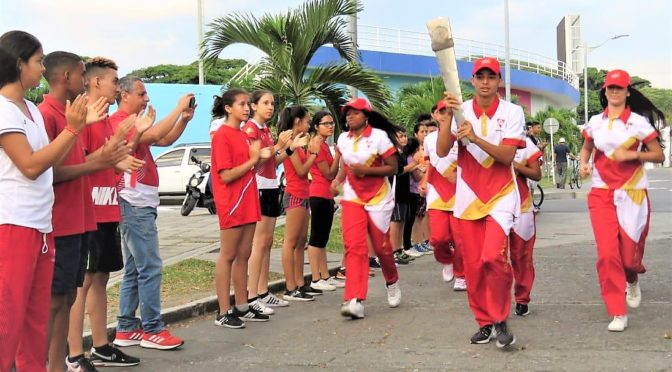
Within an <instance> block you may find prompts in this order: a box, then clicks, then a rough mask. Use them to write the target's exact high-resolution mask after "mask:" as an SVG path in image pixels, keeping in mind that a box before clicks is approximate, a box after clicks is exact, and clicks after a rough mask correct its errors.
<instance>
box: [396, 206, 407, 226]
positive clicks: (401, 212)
mask: <svg viewBox="0 0 672 372" xmlns="http://www.w3.org/2000/svg"><path fill="white" fill-rule="evenodd" d="M407 215H408V203H394V209H393V210H392V222H402V221H406V216H407Z"/></svg>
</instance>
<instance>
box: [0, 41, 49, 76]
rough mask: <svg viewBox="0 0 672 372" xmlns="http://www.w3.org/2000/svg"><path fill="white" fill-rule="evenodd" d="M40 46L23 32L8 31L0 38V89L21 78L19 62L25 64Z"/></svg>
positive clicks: (38, 42)
mask: <svg viewBox="0 0 672 372" xmlns="http://www.w3.org/2000/svg"><path fill="white" fill-rule="evenodd" d="M40 48H42V44H41V43H40V41H39V40H37V38H36V37H35V36H33V35H31V34H29V33H27V32H24V31H8V32H5V33H4V34H2V36H0V50H1V51H2V53H0V87H4V86H5V85H7V84H11V83H14V82H16V81H17V80H19V79H20V78H21V68H20V66H21V62H24V63H27V62H28V60H30V57H32V56H33V55H34V54H35V53H36V52H37V51H38V50H40Z"/></svg>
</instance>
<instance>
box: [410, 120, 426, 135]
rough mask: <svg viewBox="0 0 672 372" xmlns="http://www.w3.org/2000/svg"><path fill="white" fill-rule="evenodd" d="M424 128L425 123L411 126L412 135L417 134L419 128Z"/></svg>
mask: <svg viewBox="0 0 672 372" xmlns="http://www.w3.org/2000/svg"><path fill="white" fill-rule="evenodd" d="M426 126H427V123H425V122H418V123H415V125H414V126H413V134H418V132H419V131H420V127H426Z"/></svg>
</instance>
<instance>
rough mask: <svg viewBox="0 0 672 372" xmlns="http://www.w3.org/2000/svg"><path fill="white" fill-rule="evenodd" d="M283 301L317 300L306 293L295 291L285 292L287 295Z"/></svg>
mask: <svg viewBox="0 0 672 372" xmlns="http://www.w3.org/2000/svg"><path fill="white" fill-rule="evenodd" d="M282 298H283V299H285V300H287V301H314V300H315V298H314V297H313V296H311V295H309V294H308V293H306V292H302V291H300V290H298V289H295V290H293V291H285V294H284V295H283V296H282Z"/></svg>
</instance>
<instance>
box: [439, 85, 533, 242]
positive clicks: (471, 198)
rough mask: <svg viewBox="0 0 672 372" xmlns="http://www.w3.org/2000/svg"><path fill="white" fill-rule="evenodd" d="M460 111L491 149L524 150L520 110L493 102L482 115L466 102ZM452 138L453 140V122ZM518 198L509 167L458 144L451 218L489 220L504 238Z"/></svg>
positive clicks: (474, 148)
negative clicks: (485, 218) (493, 222)
mask: <svg viewBox="0 0 672 372" xmlns="http://www.w3.org/2000/svg"><path fill="white" fill-rule="evenodd" d="M462 109H463V111H464V115H465V118H466V120H468V121H469V122H470V123H472V126H473V128H474V133H475V134H476V136H478V137H480V138H482V139H484V140H486V141H488V142H490V143H491V144H494V145H510V146H515V147H517V148H524V147H525V137H526V136H525V116H524V114H523V109H522V108H521V107H520V106H518V105H514V104H513V103H510V102H506V101H504V100H501V99H499V98H496V99H495V101H494V102H493V103H492V105H490V107H489V108H488V110H487V112H483V110H481V109H480V108H479V107H478V106H477V105H476V101H475V100H473V99H470V100H468V101H466V102H464V103H463V104H462ZM452 134H453V136H455V137H456V136H457V124H456V122H455V120H454V119H453V124H452ZM518 198H519V197H518V190H517V187H516V182H515V180H514V173H513V166H512V165H509V166H506V165H504V164H501V163H499V162H496V161H495V159H494V158H492V157H491V156H490V155H489V154H488V153H487V152H485V151H483V150H482V149H481V148H480V147H478V146H476V145H475V144H473V143H469V144H468V145H467V146H464V145H462V143H461V141H460V142H458V153H457V187H456V200H455V208H454V209H453V213H454V215H455V217H457V218H460V219H464V220H478V219H481V218H484V217H486V216H492V217H493V218H494V219H495V220H496V221H497V223H499V225H500V226H501V227H502V229H503V230H504V232H505V233H507V234H508V232H509V231H510V229H511V227H512V226H513V221H514V218H516V217H517V216H518V214H519V213H520V203H519V199H518Z"/></svg>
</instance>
